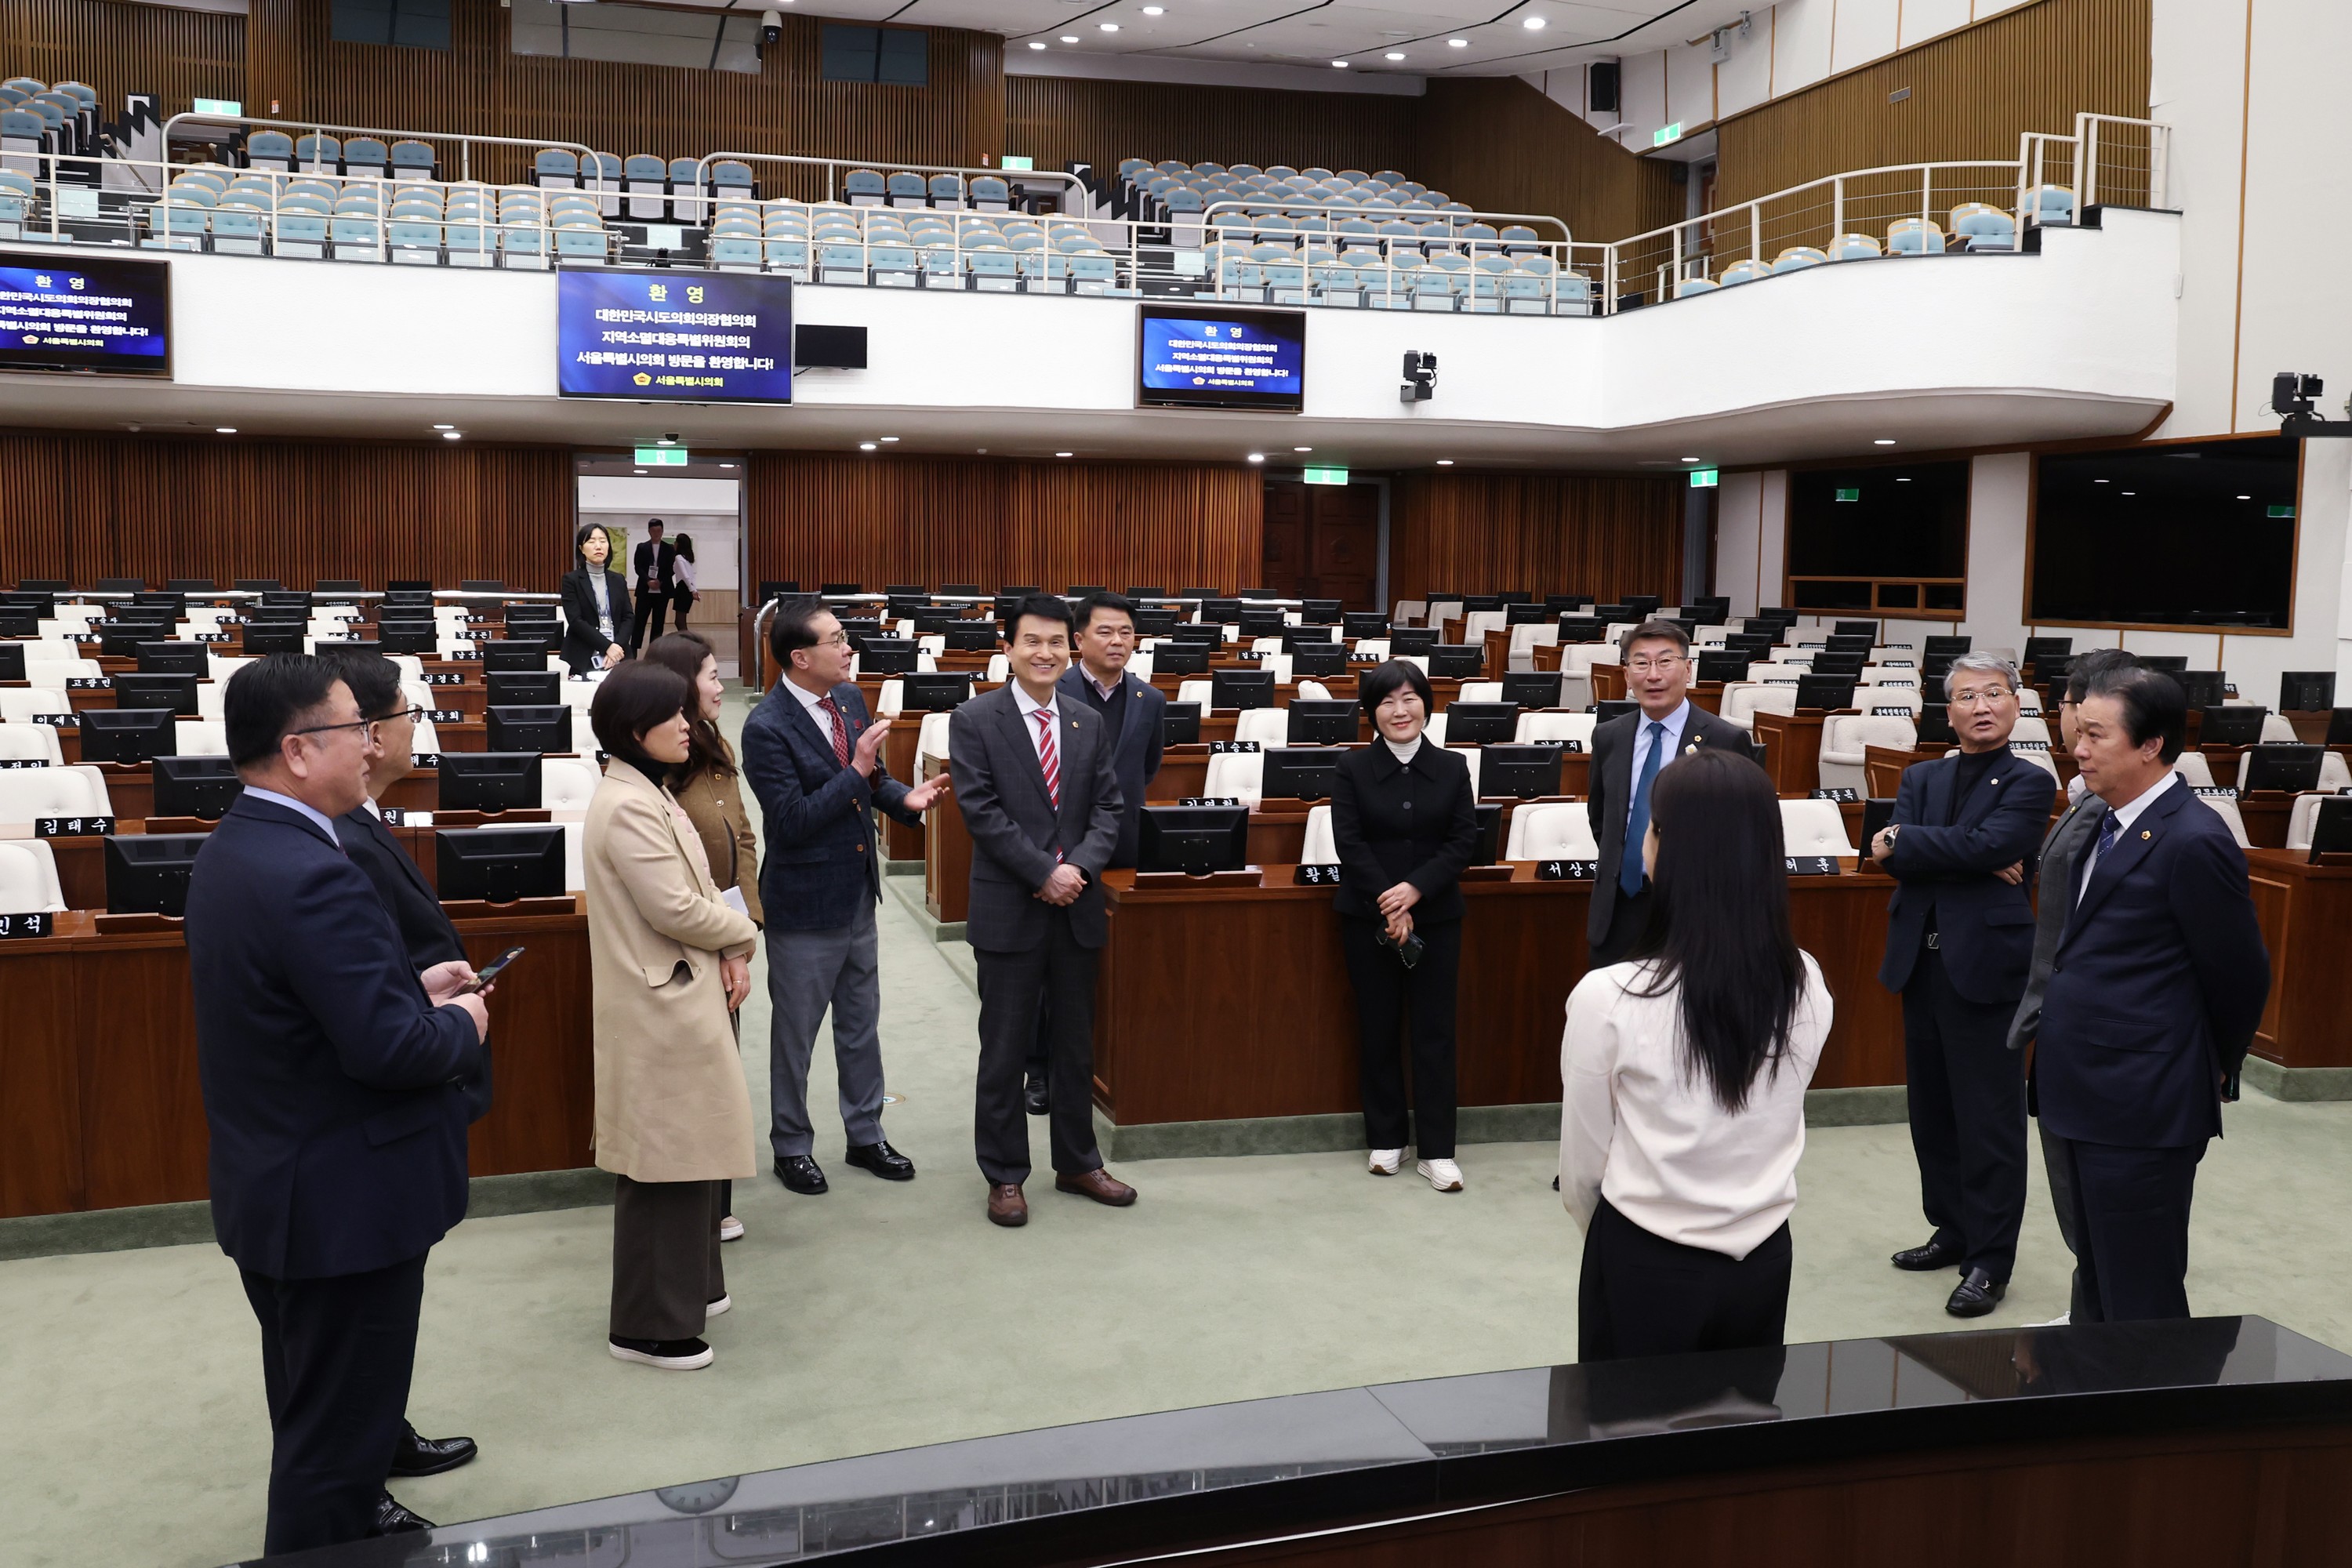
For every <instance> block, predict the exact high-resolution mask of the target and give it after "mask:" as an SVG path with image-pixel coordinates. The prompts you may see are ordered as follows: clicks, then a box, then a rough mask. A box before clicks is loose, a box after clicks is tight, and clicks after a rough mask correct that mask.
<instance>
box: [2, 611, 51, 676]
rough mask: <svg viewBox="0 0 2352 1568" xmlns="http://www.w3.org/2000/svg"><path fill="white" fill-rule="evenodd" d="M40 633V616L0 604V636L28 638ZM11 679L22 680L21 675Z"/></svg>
mask: <svg viewBox="0 0 2352 1568" xmlns="http://www.w3.org/2000/svg"><path fill="white" fill-rule="evenodd" d="M40 634H41V623H40V617H38V616H35V615H33V614H31V613H30V612H29V611H20V610H19V609H17V607H16V605H0V637H21V638H25V639H26V640H30V639H31V638H33V637H38V636H40ZM11 679H17V680H22V679H24V677H23V676H21V675H20V676H16V677H13V678H11Z"/></svg>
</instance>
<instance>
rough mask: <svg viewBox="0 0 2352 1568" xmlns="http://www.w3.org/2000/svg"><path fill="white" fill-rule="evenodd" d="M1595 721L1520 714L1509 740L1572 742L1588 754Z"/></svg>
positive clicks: (1587, 716) (1586, 717)
mask: <svg viewBox="0 0 2352 1568" xmlns="http://www.w3.org/2000/svg"><path fill="white" fill-rule="evenodd" d="M1595 722H1596V720H1595V719H1594V718H1593V716H1592V715H1591V714H1590V713H1550V712H1536V713H1522V714H1520V715H1519V727H1518V729H1517V731H1516V732H1515V733H1514V734H1513V735H1512V736H1511V739H1512V740H1513V741H1515V742H1519V743H1520V744H1533V743H1535V742H1543V741H1573V742H1576V744H1577V747H1578V748H1579V749H1580V750H1581V751H1587V752H1589V751H1591V750H1592V727H1593V725H1594V723H1595ZM1545 858H1549V857H1545Z"/></svg>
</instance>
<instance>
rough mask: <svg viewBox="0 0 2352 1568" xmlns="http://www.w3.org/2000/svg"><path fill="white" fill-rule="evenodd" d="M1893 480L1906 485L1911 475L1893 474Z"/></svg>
mask: <svg viewBox="0 0 2352 1568" xmlns="http://www.w3.org/2000/svg"><path fill="white" fill-rule="evenodd" d="M1910 482H1911V476H1910V475H1908V474H1897V475H1895V483H1896V484H1898V485H1907V484H1909V483H1910Z"/></svg>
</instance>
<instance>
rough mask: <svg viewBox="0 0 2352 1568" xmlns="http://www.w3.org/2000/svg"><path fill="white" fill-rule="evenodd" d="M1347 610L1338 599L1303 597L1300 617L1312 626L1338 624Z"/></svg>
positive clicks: (1300, 603)
mask: <svg viewBox="0 0 2352 1568" xmlns="http://www.w3.org/2000/svg"><path fill="white" fill-rule="evenodd" d="M1346 613H1347V612H1346V610H1345V609H1344V607H1343V606H1342V605H1341V604H1340V602H1339V600H1337V599H1301V600H1300V601H1299V602H1298V618H1299V619H1300V620H1301V621H1302V622H1304V623H1306V624H1307V626H1338V625H1339V617H1340V616H1343V615H1344V614H1346Z"/></svg>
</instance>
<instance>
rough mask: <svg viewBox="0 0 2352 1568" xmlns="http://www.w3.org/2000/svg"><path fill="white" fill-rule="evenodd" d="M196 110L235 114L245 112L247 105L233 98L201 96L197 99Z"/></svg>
mask: <svg viewBox="0 0 2352 1568" xmlns="http://www.w3.org/2000/svg"><path fill="white" fill-rule="evenodd" d="M195 112H196V113H198V114H226V115H231V116H235V115H240V114H243V113H244V112H245V105H244V104H242V103H239V102H238V101H237V100H236V99H233V98H200V99H198V100H196V107H195Z"/></svg>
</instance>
